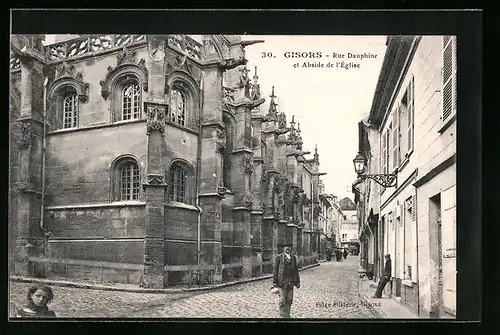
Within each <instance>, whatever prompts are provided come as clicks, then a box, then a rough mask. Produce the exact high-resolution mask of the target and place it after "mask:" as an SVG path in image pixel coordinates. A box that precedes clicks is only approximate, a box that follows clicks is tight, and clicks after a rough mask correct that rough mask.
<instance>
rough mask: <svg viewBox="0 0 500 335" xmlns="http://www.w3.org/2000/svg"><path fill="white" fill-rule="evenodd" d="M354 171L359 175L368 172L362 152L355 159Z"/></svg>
mask: <svg viewBox="0 0 500 335" xmlns="http://www.w3.org/2000/svg"><path fill="white" fill-rule="evenodd" d="M353 162H354V170H355V171H356V173H357V174H358V175H361V174H363V173H365V170H366V158H365V156H363V154H362V153H361V152H358V154H357V155H356V157H355V158H354V159H353Z"/></svg>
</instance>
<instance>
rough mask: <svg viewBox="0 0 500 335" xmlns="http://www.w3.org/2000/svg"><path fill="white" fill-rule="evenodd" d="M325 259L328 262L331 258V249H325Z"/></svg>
mask: <svg viewBox="0 0 500 335" xmlns="http://www.w3.org/2000/svg"><path fill="white" fill-rule="evenodd" d="M326 260H327V261H328V262H329V261H331V260H332V249H327V250H326Z"/></svg>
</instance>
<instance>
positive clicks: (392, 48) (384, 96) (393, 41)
mask: <svg viewBox="0 0 500 335" xmlns="http://www.w3.org/2000/svg"><path fill="white" fill-rule="evenodd" d="M416 38H417V37H415V36H394V37H389V38H388V41H387V44H388V45H387V49H386V52H385V56H384V61H383V63H382V68H381V70H380V74H379V77H378V82H377V86H376V88H375V93H374V97H373V101H372V106H371V109H370V114H369V118H368V121H369V122H370V123H371V124H375V125H380V124H381V123H382V120H383V118H384V115H385V114H386V111H387V108H388V106H389V104H390V101H391V100H392V95H393V93H394V91H395V88H396V87H397V86H398V82H399V81H400V80H399V79H400V75H401V74H402V72H403V68H404V65H405V63H407V61H408V55H409V54H410V51H411V48H412V45H413V46H414V41H415V39H416Z"/></svg>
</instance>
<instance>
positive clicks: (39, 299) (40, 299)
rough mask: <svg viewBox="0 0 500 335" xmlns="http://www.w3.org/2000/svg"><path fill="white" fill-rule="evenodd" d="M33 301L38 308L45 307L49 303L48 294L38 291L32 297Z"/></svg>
mask: <svg viewBox="0 0 500 335" xmlns="http://www.w3.org/2000/svg"><path fill="white" fill-rule="evenodd" d="M31 300H33V303H34V304H35V305H36V306H45V305H47V303H48V302H49V296H48V294H47V292H45V291H42V290H37V291H36V292H35V293H33V294H32V295H31Z"/></svg>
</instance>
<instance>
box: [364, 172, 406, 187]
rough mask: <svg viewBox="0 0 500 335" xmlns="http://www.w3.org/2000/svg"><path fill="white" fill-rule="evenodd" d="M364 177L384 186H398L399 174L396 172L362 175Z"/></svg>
mask: <svg viewBox="0 0 500 335" xmlns="http://www.w3.org/2000/svg"><path fill="white" fill-rule="evenodd" d="M360 177H361V178H362V179H371V180H373V181H375V182H376V183H377V184H379V185H381V186H383V187H397V185H398V176H397V174H396V173H392V174H365V175H360Z"/></svg>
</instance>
